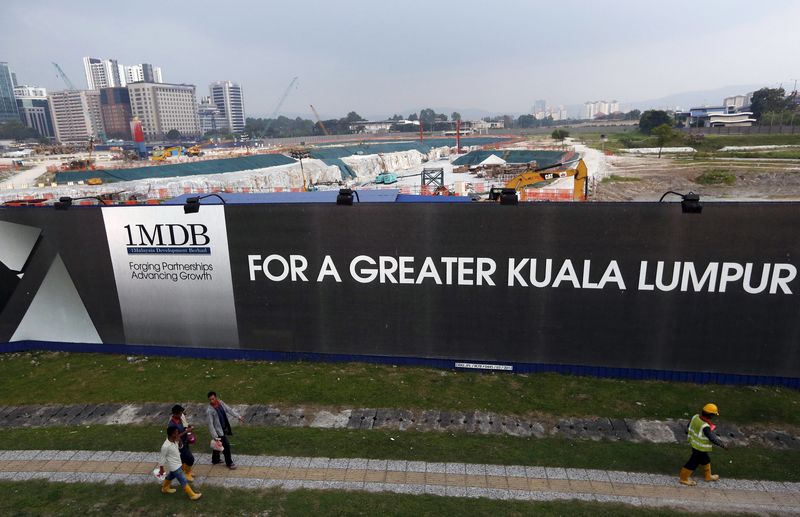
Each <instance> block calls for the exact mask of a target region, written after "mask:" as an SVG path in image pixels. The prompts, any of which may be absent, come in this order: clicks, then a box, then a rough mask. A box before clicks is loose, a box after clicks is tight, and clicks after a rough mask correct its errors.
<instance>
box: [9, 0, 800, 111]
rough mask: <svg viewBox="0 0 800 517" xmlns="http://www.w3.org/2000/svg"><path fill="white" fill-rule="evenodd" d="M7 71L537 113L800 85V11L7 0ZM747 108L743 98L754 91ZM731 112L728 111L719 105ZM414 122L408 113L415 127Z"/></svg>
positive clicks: (376, 105) (791, 2) (289, 104)
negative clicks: (133, 76)
mask: <svg viewBox="0 0 800 517" xmlns="http://www.w3.org/2000/svg"><path fill="white" fill-rule="evenodd" d="M0 12H2V20H3V21H2V24H1V25H0V26H2V30H0V61H7V62H8V63H9V65H10V66H11V68H12V70H14V71H16V73H17V76H18V79H19V81H20V82H22V83H24V84H32V85H40V86H45V87H47V88H49V89H63V85H62V83H61V82H60V81H59V79H58V78H57V76H56V74H55V70H54V68H53V66H52V64H51V61H55V62H57V63H59V64H60V65H61V67H62V68H63V69H64V71H65V72H66V73H67V75H68V76H69V77H70V78H71V79H72V81H73V82H74V83H75V84H76V86H78V87H79V88H81V87H83V88H85V87H86V79H85V75H84V72H83V65H82V58H83V56H92V57H99V58H115V59H117V60H118V61H119V62H120V63H124V64H136V63H141V62H146V63H153V64H155V65H158V66H161V68H162V71H163V76H164V80H165V81H167V82H175V83H188V84H195V85H197V90H198V96H201V95H207V91H208V83H209V82H211V81H214V80H232V81H235V82H239V83H241V85H242V87H243V89H244V92H245V108H246V111H247V114H248V115H253V116H257V115H269V114H271V113H272V111H273V110H274V109H275V107H276V105H277V103H278V101H279V99H280V98H281V96H282V94H283V92H284V90H285V89H286V87H287V86H288V85H289V83H290V81H291V80H292V78H293V77H295V76H299V78H300V79H299V81H298V86H297V88H295V89H293V90H292V91H291V92H290V94H289V97H288V98H287V100H286V102H285V104H284V105H283V108H282V109H281V113H299V114H307V116H308V117H309V118H310V116H311V114H310V113H309V109H308V105H309V104H314V105H315V107H316V108H317V109H318V111H320V112H321V114H322V115H323V116H324V117H327V116H330V117H333V116H343V115H344V114H345V113H346V112H347V111H350V110H355V111H357V112H359V113H361V114H363V115H372V114H375V115H378V114H386V115H388V114H391V113H394V112H400V111H401V110H406V111H408V110H414V109H419V108H422V107H426V106H431V107H455V108H462V109H467V108H478V109H484V110H489V111H493V112H504V111H507V112H516V113H520V112H527V111H529V110H530V109H531V106H532V104H533V102H534V100H536V99H546V100H547V101H548V103H549V104H552V105H557V104H575V103H583V102H584V101H587V100H596V99H607V100H611V99H617V100H619V101H621V102H623V103H625V102H631V101H638V100H644V99H653V98H658V97H662V96H665V95H669V94H673V93H679V92H684V91H693V90H704V89H714V88H718V87H722V86H727V85H740V84H763V85H769V86H777V84H778V83H780V82H783V83H784V86H789V87H791V86H792V85H793V80H794V79H795V78H798V77H800V30H798V26H797V21H798V20H800V2H797V1H795V0H762V1H760V2H752V1H740V0H725V1H722V0H718V1H717V0H704V1H698V0H693V1H683V0H672V1H670V2H656V1H649V0H631V1H627V0H625V1H622V0H620V1H614V0H607V1H604V2H590V1H588V0H587V1H577V0H561V1H557V2H554V1H552V0H551V1H546V2H545V1H537V2H534V1H527V2H525V1H522V0H519V1H505V0H495V1H492V2H486V1H473V0H459V1H436V0H426V1H418V0H396V1H387V2H384V1H376V0H371V1H367V0H365V1H353V0H327V1H326V0H320V1H294V2H286V1H281V2H272V1H262V2H255V1H252V2H251V1H238V2H224V1H219V0H218V1H216V2H207V1H191V2H190V1H183V2H169V1H166V2H165V1H162V2H154V1H150V0H137V1H134V2H116V1H108V0H105V1H80V0H73V1H64V0H37V1H35V2H32V1H30V0H24V1H18V0H3V2H2V5H0ZM742 93H744V92H742ZM720 100H721V99H720ZM403 114H404V115H407V114H408V113H403Z"/></svg>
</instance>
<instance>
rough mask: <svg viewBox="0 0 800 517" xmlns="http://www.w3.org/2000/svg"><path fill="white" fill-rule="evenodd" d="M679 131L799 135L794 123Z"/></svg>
mask: <svg viewBox="0 0 800 517" xmlns="http://www.w3.org/2000/svg"><path fill="white" fill-rule="evenodd" d="M681 131H683V132H684V133H687V134H690V135H795V134H797V135H800V129H798V128H797V126H795V125H792V126H787V125H775V126H726V127H685V128H681Z"/></svg>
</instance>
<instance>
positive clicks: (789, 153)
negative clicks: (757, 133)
mask: <svg viewBox="0 0 800 517" xmlns="http://www.w3.org/2000/svg"><path fill="white" fill-rule="evenodd" d="M710 156H713V157H715V158H749V159H757V158H762V159H763V158H769V159H773V160H800V149H794V150H792V149H783V150H780V149H773V150H770V151H724V152H716V153H711V154H710Z"/></svg>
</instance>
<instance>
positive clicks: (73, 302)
mask: <svg viewBox="0 0 800 517" xmlns="http://www.w3.org/2000/svg"><path fill="white" fill-rule="evenodd" d="M26 340H30V341H59V342H64V343H102V342H103V341H102V340H101V339H100V335H99V334H98V333H97V330H96V329H95V328H94V324H93V323H92V319H91V318H90V317H89V313H88V312H87V311H86V307H85V306H84V305H83V301H82V300H81V297H80V295H79V294H78V291H77V289H75V284H74V283H73V282H72V279H71V278H70V276H69V272H68V271H67V268H66V266H65V265H64V261H63V260H61V256H60V255H56V258H55V260H53V264H52V265H51V266H50V270H49V271H48V272H47V275H46V276H45V278H44V280H43V281H42V285H41V287H39V290H38V291H37V292H36V296H34V298H33V301H32V302H31V305H30V307H28V310H27V312H26V313H25V316H24V317H23V318H22V321H21V322H20V324H19V326H18V327H17V330H16V331H15V332H14V335H13V336H12V337H11V341H26Z"/></svg>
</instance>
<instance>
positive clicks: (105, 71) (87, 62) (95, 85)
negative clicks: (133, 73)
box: [83, 57, 125, 90]
mask: <svg viewBox="0 0 800 517" xmlns="http://www.w3.org/2000/svg"><path fill="white" fill-rule="evenodd" d="M83 70H84V72H85V73H86V84H87V85H88V87H89V89H90V90H99V89H100V88H111V87H115V86H125V83H124V81H123V79H122V78H121V77H120V65H119V63H117V60H116V59H98V58H95V57H84V58H83Z"/></svg>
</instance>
